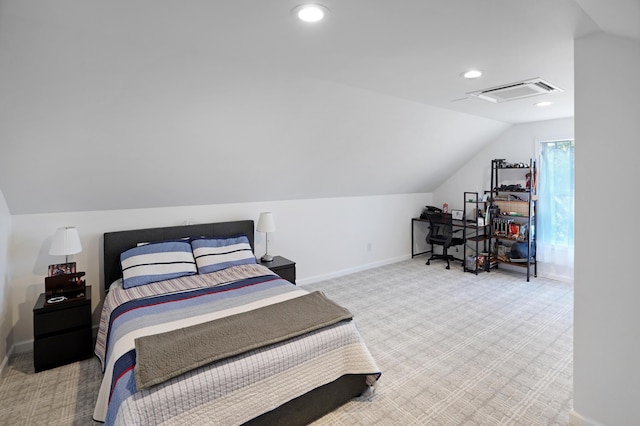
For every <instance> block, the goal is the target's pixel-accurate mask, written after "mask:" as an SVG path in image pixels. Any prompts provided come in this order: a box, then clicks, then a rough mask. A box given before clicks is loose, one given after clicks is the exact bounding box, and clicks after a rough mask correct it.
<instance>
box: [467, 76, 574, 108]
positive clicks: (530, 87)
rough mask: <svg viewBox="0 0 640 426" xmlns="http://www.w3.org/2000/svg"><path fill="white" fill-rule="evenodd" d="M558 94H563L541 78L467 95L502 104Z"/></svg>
mask: <svg viewBox="0 0 640 426" xmlns="http://www.w3.org/2000/svg"><path fill="white" fill-rule="evenodd" d="M556 92H562V89H560V88H559V87H556V86H554V85H553V84H551V83H548V82H546V81H544V80H542V79H541V78H534V79H531V80H526V81H521V82H518V83H511V84H505V85H504V86H498V87H492V88H491V89H485V90H480V91H477V92H471V93H467V94H468V95H471V96H475V97H478V98H480V99H484V100H485V101H489V102H493V103H500V102H506V101H513V100H516V99H522V98H528V97H531V96H538V95H546V94H547V93H556Z"/></svg>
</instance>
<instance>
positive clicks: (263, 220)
mask: <svg viewBox="0 0 640 426" xmlns="http://www.w3.org/2000/svg"><path fill="white" fill-rule="evenodd" d="M256 231H258V232H276V223H275V222H274V221H273V214H272V213H271V212H262V213H260V218H259V219H258V227H257V228H256Z"/></svg>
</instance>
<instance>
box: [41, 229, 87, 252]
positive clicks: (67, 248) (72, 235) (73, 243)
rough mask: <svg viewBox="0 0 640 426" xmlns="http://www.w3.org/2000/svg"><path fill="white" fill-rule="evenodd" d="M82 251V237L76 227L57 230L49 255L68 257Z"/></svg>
mask: <svg viewBox="0 0 640 426" xmlns="http://www.w3.org/2000/svg"><path fill="white" fill-rule="evenodd" d="M81 251H82V244H80V236H79V235H78V230H77V229H76V228H75V227H73V226H70V227H67V228H58V229H57V230H56V235H55V236H54V237H53V242H52V243H51V248H50V249H49V254H53V255H63V256H68V255H70V254H76V253H80V252H81Z"/></svg>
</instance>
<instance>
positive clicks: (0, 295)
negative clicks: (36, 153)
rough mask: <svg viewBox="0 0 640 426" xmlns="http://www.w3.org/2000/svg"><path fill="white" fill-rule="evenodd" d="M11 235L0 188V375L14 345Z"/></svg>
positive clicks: (7, 211)
mask: <svg viewBox="0 0 640 426" xmlns="http://www.w3.org/2000/svg"><path fill="white" fill-rule="evenodd" d="M10 236H11V214H10V212H9V206H8V205H7V202H6V200H5V198H4V194H3V193H2V190H0V360H1V361H0V375H2V372H3V371H4V368H5V366H6V365H7V363H8V360H9V356H10V355H11V350H12V347H13V337H12V335H13V334H12V331H13V325H12V324H13V322H12V320H11V314H10V309H11V306H10V305H9V300H10V298H9V261H8V257H9V255H8V247H9V238H10Z"/></svg>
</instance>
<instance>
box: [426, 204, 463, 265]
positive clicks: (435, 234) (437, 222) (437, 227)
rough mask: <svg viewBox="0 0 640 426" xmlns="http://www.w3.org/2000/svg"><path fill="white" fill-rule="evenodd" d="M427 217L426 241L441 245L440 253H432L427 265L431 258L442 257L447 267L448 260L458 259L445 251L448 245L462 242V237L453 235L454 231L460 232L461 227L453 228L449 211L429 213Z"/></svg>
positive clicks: (456, 244)
mask: <svg viewBox="0 0 640 426" xmlns="http://www.w3.org/2000/svg"><path fill="white" fill-rule="evenodd" d="M427 219H429V234H428V235H427V243H428V244H431V245H432V246H433V245H438V246H442V254H435V253H434V254H432V255H431V257H430V258H429V260H427V265H430V264H431V261H432V260H435V259H442V260H446V261H447V269H450V267H449V261H450V260H460V261H462V260H461V259H457V258H455V257H453V255H450V254H448V253H447V250H448V249H449V247H455V246H459V245H462V244H464V239H462V238H460V237H454V236H453V234H454V232H461V231H462V229H457V230H456V231H454V230H453V222H452V219H451V214H449V213H431V214H428V215H427Z"/></svg>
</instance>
